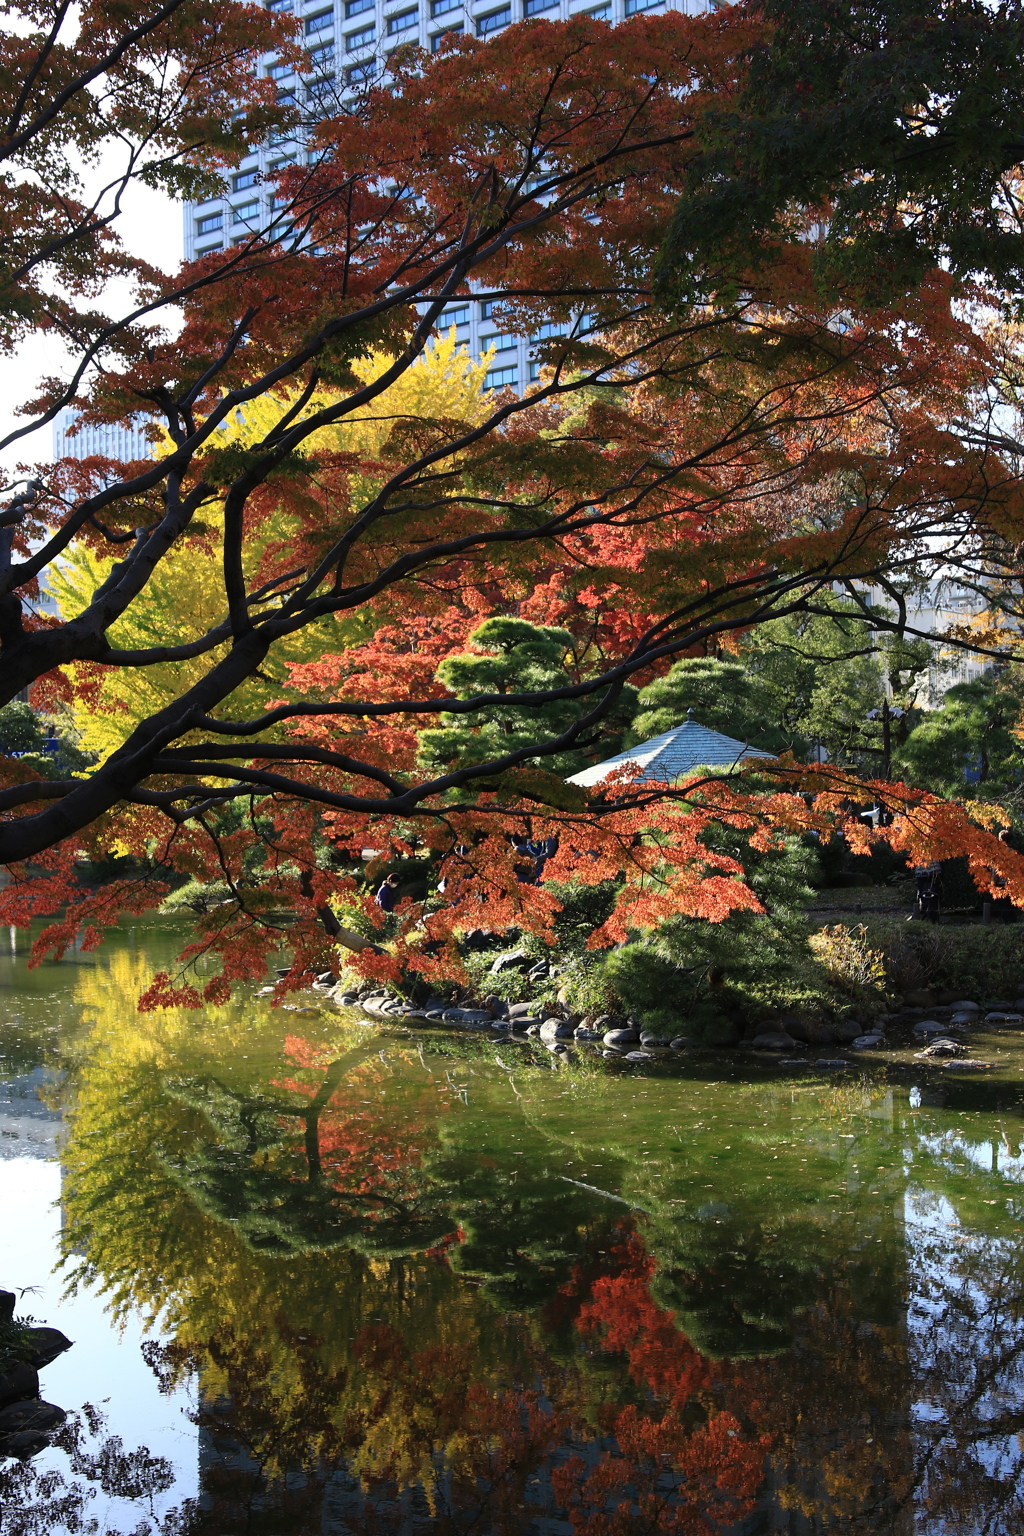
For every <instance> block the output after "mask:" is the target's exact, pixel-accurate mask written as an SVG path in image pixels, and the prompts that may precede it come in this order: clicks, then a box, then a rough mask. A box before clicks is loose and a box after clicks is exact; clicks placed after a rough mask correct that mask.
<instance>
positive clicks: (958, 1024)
mask: <svg viewBox="0 0 1024 1536" xmlns="http://www.w3.org/2000/svg"><path fill="white" fill-rule="evenodd" d="M949 1022H950V1024H951V1025H952V1026H953V1028H954V1029H966V1028H967V1027H968V1025H970V1024H977V1022H978V1014H976V1013H954V1014H951V1015H950V1019H949Z"/></svg>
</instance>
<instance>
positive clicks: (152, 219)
mask: <svg viewBox="0 0 1024 1536" xmlns="http://www.w3.org/2000/svg"><path fill="white" fill-rule="evenodd" d="M117 227H118V229H119V230H120V234H121V239H122V240H123V242H124V244H125V245H126V246H127V248H128V250H130V251H131V252H133V253H134V254H135V255H137V256H141V257H143V258H144V259H145V260H147V261H151V262H153V263H154V264H156V265H157V266H162V267H163V268H165V269H168V270H169V269H173V268H174V267H176V266H177V265H178V263H179V262H180V261H181V258H182V254H183V249H184V243H183V239H182V211H181V204H180V203H176V202H174V201H173V200H172V199H171V198H169V197H167V196H166V195H165V194H164V193H162V192H157V191H154V190H152V189H151V188H149V187H145V186H141V185H138V184H133V186H132V188H131V190H130V191H129V193H128V194H127V196H126V198H125V201H124V212H123V214H122V216H121V219H120V220H119V221H118V226H117ZM67 364H68V354H67V352H66V351H65V349H64V347H63V345H62V344H61V342H60V341H59V340H58V339H57V338H56V337H52V338H51V337H47V338H45V339H40V338H34V339H32V340H30V341H28V342H27V343H26V344H25V345H24V346H23V347H21V348H20V350H19V351H18V352H17V353H16V354H15V355H14V356H13V357H4V358H0V436H2V437H5V436H6V435H7V433H8V432H9V431H10V430H11V428H12V427H16V426H18V425H20V424H21V423H20V421H19V418H18V417H17V415H16V414H15V413H16V411H17V409H18V407H19V406H20V405H21V404H22V403H23V402H24V401H25V400H27V399H31V398H32V396H33V394H34V393H35V390H34V387H33V386H34V385H35V383H36V381H37V380H38V379H40V378H42V377H44V376H47V375H50V374H54V373H59V374H65V373H67V372H68V367H67ZM50 458H52V429H51V427H50V426H46V427H44V428H42V429H41V430H39V431H37V432H34V433H32V434H31V435H30V436H28V437H23V438H20V439H19V440H18V442H17V443H15V444H14V445H13V446H12V447H10V448H8V449H5V450H3V451H2V452H0V475H2V477H3V478H2V480H0V484H2V485H7V484H9V483H10V481H11V479H13V478H14V477H15V475H16V474H17V468H16V466H17V465H18V463H19V462H25V461H29V462H35V461H44V460H49V459H50Z"/></svg>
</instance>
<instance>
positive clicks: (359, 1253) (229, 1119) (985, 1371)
mask: <svg viewBox="0 0 1024 1536" xmlns="http://www.w3.org/2000/svg"><path fill="white" fill-rule="evenodd" d="M180 939H181V936H180V934H176V933H174V932H173V931H171V930H169V929H168V928H167V927H166V926H163V927H161V926H157V925H154V926H151V927H148V928H147V927H142V926H137V927H135V928H134V929H132V930H126V931H125V932H123V933H122V934H121V935H120V936H119V937H118V938H117V939H116V940H115V941H114V942H112V943H111V944H110V945H109V946H108V947H107V948H105V949H104V950H102V951H100V952H99V953H98V954H96V955H75V956H71V957H69V958H68V959H67V960H65V961H63V962H61V964H59V965H48V966H45V967H43V968H41V969H39V970H36V971H33V972H29V971H27V969H26V965H25V943H26V941H25V940H23V939H19V941H18V942H19V944H20V945H21V946H22V947H21V949H20V951H19V952H18V953H12V952H10V951H7V952H5V953H3V954H0V1006H2V1009H3V1012H2V1013H0V1024H2V1026H3V1027H2V1030H0V1050H2V1055H0V1081H2V1082H3V1083H4V1084H5V1085H6V1086H5V1087H4V1088H3V1089H0V1133H2V1134H0V1285H7V1286H18V1287H28V1286H34V1287H37V1288H38V1290H37V1291H35V1292H33V1293H30V1294H26V1296H25V1297H24V1298H23V1303H22V1309H23V1310H24V1311H30V1312H32V1313H33V1314H34V1315H36V1316H38V1317H40V1318H44V1319H46V1320H47V1321H49V1322H50V1323H53V1324H55V1325H56V1326H58V1327H61V1328H63V1329H64V1331H65V1332H66V1333H67V1334H68V1335H69V1336H70V1337H71V1338H73V1339H74V1340H75V1344H74V1348H73V1349H72V1350H71V1351H69V1352H68V1353H67V1354H66V1355H64V1356H63V1357H62V1358H61V1359H60V1360H59V1361H57V1362H55V1363H54V1364H53V1365H52V1366H50V1367H48V1368H47V1369H46V1370H45V1371H44V1372H43V1391H44V1396H46V1397H47V1398H48V1400H49V1401H51V1402H56V1403H59V1404H60V1405H61V1406H62V1407H64V1408H66V1409H68V1410H69V1412H70V1415H71V1416H70V1418H69V1426H70V1427H69V1428H68V1429H67V1430H66V1431H65V1433H64V1435H63V1441H62V1443H61V1444H59V1445H55V1446H53V1447H52V1448H50V1449H49V1450H47V1451H45V1452H44V1453H43V1454H42V1455H40V1456H39V1457H37V1458H35V1460H34V1461H32V1462H31V1463H29V1464H28V1465H27V1467H25V1468H18V1467H16V1466H15V1465H14V1464H11V1463H8V1464H6V1471H5V1472H3V1473H0V1506H2V1508H0V1532H3V1536H37V1533H44V1532H45V1533H47V1536H49V1533H50V1532H53V1533H55V1536H59V1533H62V1532H64V1531H65V1530H70V1531H78V1530H87V1529H89V1528H90V1527H89V1525H88V1522H90V1521H95V1522H96V1523H95V1525H93V1526H92V1527H91V1529H93V1530H95V1531H97V1532H115V1531H116V1532H122V1533H133V1536H135V1533H137V1536H143V1533H145V1532H147V1531H148V1532H153V1533H155V1532H158V1531H159V1532H163V1533H168V1536H235V1533H243V1532H244V1533H251V1536H297V1533H303V1536H305V1533H310V1536H312V1533H325V1536H348V1533H351V1536H356V1533H358V1536H374V1533H378V1532H379V1533H395V1536H399V1533H401V1536H404V1533H410V1536H412V1533H420V1532H424V1533H438V1536H447V1533H452V1536H454V1533H460V1536H463V1533H464V1536H469V1533H479V1536H498V1533H513V1532H515V1533H519V1532H525V1533H532V1536H563V1533H564V1536H641V1533H651V1536H654V1533H659V1536H660V1533H666V1536H675V1533H680V1536H691V1533H695V1536H704V1533H709V1536H714V1533H718V1532H723V1533H732V1532H744V1533H749V1536H755V1533H761V1532H766V1533H767V1532H777V1531H786V1532H792V1533H794V1536H796V1533H812V1532H836V1533H839V1532H844V1533H845V1532H857V1531H865V1532H879V1533H900V1536H904V1533H906V1536H910V1533H927V1536H946V1533H964V1536H974V1533H978V1536H981V1533H986V1536H988V1533H991V1536H999V1533H1003V1532H1006V1533H1010V1532H1018V1531H1020V1530H1021V1529H1022V1527H1024V1249H1022V1246H1021V1242H1020V1221H1021V1217H1022V1216H1024V1187H1022V1185H1024V1162H1022V1145H1021V1140H1022V1136H1024V1130H1022V1123H1021V1105H1022V1083H1024V1077H1022V1071H1021V1069H1022V1066H1024V1052H1022V1051H1021V1050H1020V1049H1019V1048H1018V1046H1017V1044H1016V1041H1015V1039H1013V1038H1012V1037H1007V1036H1002V1037H992V1038H990V1039H987V1040H985V1039H982V1040H981V1041H980V1042H978V1044H979V1046H980V1049H978V1050H976V1051H975V1054H976V1055H981V1056H983V1057H985V1058H986V1059H989V1060H992V1061H993V1062H995V1064H996V1065H995V1070H993V1071H991V1072H988V1073H984V1074H978V1075H976V1076H974V1077H971V1076H969V1075H968V1074H965V1073H958V1072H949V1071H942V1070H940V1069H939V1068H929V1069H925V1068H924V1066H923V1064H921V1063H919V1062H916V1061H914V1060H913V1058H912V1057H911V1056H910V1054H909V1053H906V1054H904V1055H899V1054H897V1055H894V1056H892V1057H889V1058H886V1059H873V1060H871V1061H869V1062H868V1061H866V1062H864V1063H863V1065H861V1064H859V1063H858V1065H857V1067H856V1068H854V1069H853V1070H851V1071H849V1072H847V1073H845V1074H842V1075H840V1076H839V1077H835V1076H833V1077H832V1078H827V1077H825V1076H823V1075H820V1074H819V1075H808V1074H807V1072H806V1071H802V1070H801V1069H793V1068H785V1067H781V1066H777V1065H771V1066H768V1065H765V1066H757V1065H752V1064H749V1063H744V1064H742V1065H736V1064H735V1063H731V1062H729V1060H728V1059H727V1058H725V1057H721V1058H718V1059H717V1060H714V1061H713V1060H712V1059H711V1058H710V1057H709V1058H706V1059H704V1060H702V1061H697V1062H691V1063H688V1064H683V1063H678V1062H677V1063H674V1064H672V1065H668V1064H666V1065H662V1064H660V1063H659V1064H657V1065H655V1066H636V1067H633V1066H628V1067H625V1068H621V1067H618V1066H616V1067H609V1066H608V1065H606V1064H605V1063H603V1062H594V1063H588V1062H585V1061H581V1062H580V1063H578V1064H577V1065H575V1066H572V1065H570V1066H566V1065H564V1064H561V1063H559V1062H558V1061H557V1060H555V1059H554V1058H552V1057H550V1056H549V1055H548V1054H547V1053H546V1052H544V1051H542V1050H540V1049H539V1048H537V1047H535V1046H533V1045H527V1044H525V1043H514V1044H512V1043H510V1044H496V1043H494V1042H492V1041H489V1040H484V1039H480V1038H478V1037H475V1036H474V1037H467V1038H461V1037H460V1038H451V1037H446V1036H443V1035H440V1034H435V1033H423V1032H416V1033H413V1032H412V1031H408V1030H404V1029H402V1028H398V1027H395V1026H388V1027H386V1028H381V1029H378V1028H375V1027H374V1028H367V1027H365V1026H362V1025H360V1024H358V1023H357V1022H356V1021H355V1019H353V1018H349V1017H347V1016H345V1015H342V1014H340V1013H338V1012H337V1011H335V1010H333V1009H332V1008H330V1007H329V1006H327V1005H325V1004H323V1003H322V1002H320V1001H317V1000H314V999H311V998H309V997H308V996H303V997H302V998H300V999H298V1003H299V1005H302V1004H309V1005H310V1006H309V1007H308V1008H304V1009H303V1011H299V1009H298V1007H293V1008H291V1009H289V1010H284V1009H279V1010H273V1009H271V1008H270V1007H269V1006H268V1005H267V1004H266V1003H265V1002H264V1001H263V1000H256V999H255V998H240V999H238V1000H237V1001H235V1002H233V1003H232V1004H231V1005H230V1006H229V1007H227V1008H223V1009H214V1010H207V1011H206V1012H202V1013H184V1012H182V1013H168V1012H159V1013H151V1014H139V1013H138V1012H137V1011H136V1008H135V999H136V997H137V996H138V993H139V991H140V990H141V987H142V985H143V984H144V982H145V981H146V980H147V979H148V977H149V975H150V974H151V973H152V971H153V970H154V969H156V968H158V967H159V966H160V964H161V963H163V964H166V962H167V960H168V959H169V957H170V956H171V954H173V952H174V950H175V948H176V947H178V945H179V944H180Z"/></svg>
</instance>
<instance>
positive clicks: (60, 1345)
mask: <svg viewBox="0 0 1024 1536" xmlns="http://www.w3.org/2000/svg"><path fill="white" fill-rule="evenodd" d="M71 1342H72V1341H71V1340H70V1339H69V1338H68V1336H67V1334H64V1333H61V1331H60V1329H59V1328H43V1327H39V1328H30V1329H29V1330H28V1332H27V1333H26V1335H25V1344H26V1350H27V1353H28V1361H29V1364H30V1365H34V1366H35V1368H36V1370H37V1371H39V1370H42V1368H43V1366H44V1365H50V1364H52V1362H53V1361H54V1360H56V1358H57V1356H58V1355H62V1354H63V1353H64V1351H65V1350H66V1349H70V1348H71Z"/></svg>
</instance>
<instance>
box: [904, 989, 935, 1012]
mask: <svg viewBox="0 0 1024 1536" xmlns="http://www.w3.org/2000/svg"><path fill="white" fill-rule="evenodd" d="M938 1000H939V999H938V994H937V992H936V991H935V988H934V987H916V988H915V989H914V991H912V992H905V993H904V995H903V1001H904V1002H905V1003H906V1005H907V1007H908V1008H934V1007H935V1005H936V1003H937V1002H938Z"/></svg>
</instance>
